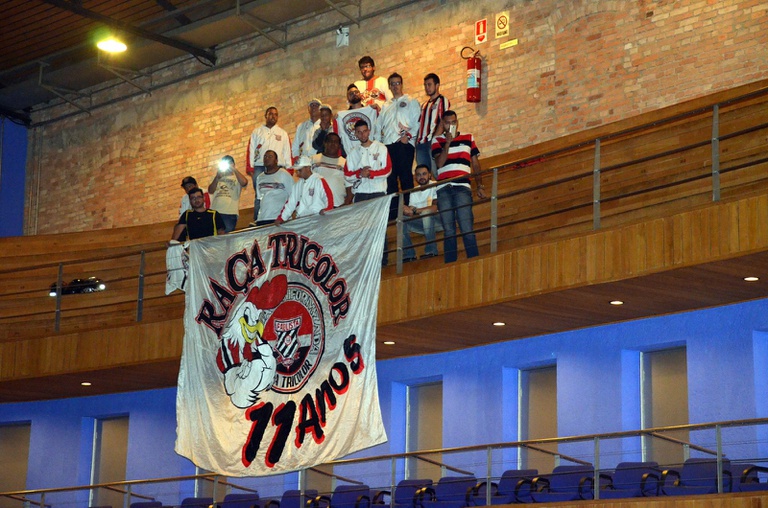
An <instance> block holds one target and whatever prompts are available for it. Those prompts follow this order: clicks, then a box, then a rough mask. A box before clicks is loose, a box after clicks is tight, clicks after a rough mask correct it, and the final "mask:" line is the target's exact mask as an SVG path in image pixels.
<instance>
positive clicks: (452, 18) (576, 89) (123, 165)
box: [25, 0, 768, 234]
mask: <svg viewBox="0 0 768 508" xmlns="http://www.w3.org/2000/svg"><path fill="white" fill-rule="evenodd" d="M397 4H398V2H397V0H363V13H364V14H366V13H371V12H377V11H379V10H383V9H385V8H387V7H391V6H395V5H397ZM501 10H508V11H509V13H510V20H511V22H510V35H509V37H507V38H504V39H494V34H493V32H492V30H493V24H494V14H495V13H497V12H499V11H501ZM481 18H488V20H489V28H490V30H491V33H490V40H489V41H488V42H487V43H485V44H482V45H479V46H477V49H479V50H480V51H481V54H482V56H483V58H484V68H483V76H482V78H483V102H482V103H480V104H477V105H475V104H468V103H467V102H466V101H465V100H464V93H465V91H464V83H465V70H464V69H465V63H464V61H463V60H461V58H460V55H459V53H460V50H461V48H462V47H463V46H474V38H473V30H474V21H475V20H477V19H481ZM312 26H313V24H312V20H308V21H307V22H306V23H304V24H302V25H298V26H296V27H294V28H292V30H296V31H299V32H300V31H301V30H304V31H306V32H307V33H311V32H312ZM513 38H517V39H518V40H519V44H518V45H516V46H513V47H511V48H508V49H505V50H501V49H500V44H501V43H502V42H505V41H507V40H509V39H513ZM261 43H264V44H265V42H264V41H261ZM766 48H768V5H767V4H766V2H764V1H760V0H720V1H716V0H680V1H672V0H657V1H655V2H654V1H649V0H611V1H608V0H568V1H562V0H561V1H557V0H536V1H532V0H507V1H498V0H496V1H492V0H447V1H445V2H444V4H443V5H441V3H440V1H438V0H425V1H421V2H418V3H415V4H413V5H409V6H406V7H400V8H395V9H393V10H391V11H389V12H386V13H384V14H381V15H378V16H375V17H373V18H371V19H368V20H366V21H363V22H362V23H361V26H360V27H357V26H352V27H351V45H350V47H349V48H336V47H335V35H334V34H333V33H326V34H323V35H319V36H316V37H312V38H309V39H307V40H305V41H303V42H300V43H296V44H293V45H291V46H289V48H288V50H287V51H283V50H274V51H271V52H269V53H266V54H264V55H261V56H258V57H256V58H252V59H246V60H243V61H241V62H239V63H237V64H235V65H230V66H226V67H223V68H222V69H220V70H217V71H215V72H211V73H208V74H205V75H202V76H199V77H197V78H194V79H188V80H186V81H181V82H180V83H178V84H176V85H173V86H169V87H166V88H163V89H161V90H159V91H156V92H153V94H152V95H151V96H139V97H135V98H133V99H130V100H126V101H122V102H118V103H117V104H115V105H113V106H109V107H105V108H101V109H97V110H96V111H94V113H93V115H92V116H87V115H78V116H75V117H72V118H69V119H66V120H61V121H58V122H55V123H52V124H48V125H46V126H44V127H40V128H37V129H36V130H35V131H34V132H32V133H31V134H30V147H31V148H30V158H29V166H28V170H27V173H28V177H27V202H26V205H27V212H28V213H27V215H26V217H27V221H26V224H25V231H26V233H27V234H35V233H53V232H70V231H82V230H90V229H101V228H111V227H120V226H128V225H135V224H146V223H152V222H158V221H165V220H171V219H174V218H175V214H176V211H177V208H178V202H179V199H180V198H181V188H180V187H179V183H180V181H181V178H182V177H184V176H186V175H188V174H191V175H194V176H195V177H196V178H197V179H198V181H199V183H200V184H201V185H203V186H206V185H207V184H208V183H209V181H210V179H211V178H212V176H213V172H214V163H215V162H216V161H217V160H218V159H219V158H220V157H221V156H222V155H224V154H231V155H233V156H234V157H235V160H236V161H237V162H238V166H239V168H240V169H241V170H242V169H243V166H244V160H245V150H246V144H247V139H248V136H249V134H250V132H251V131H252V130H253V128H254V127H256V126H257V125H259V124H260V123H261V122H263V117H264V110H265V109H266V108H267V107H268V106H271V105H276V106H277V107H278V108H279V109H280V121H279V124H280V125H281V126H282V127H283V128H285V129H286V130H287V131H288V132H289V134H291V135H293V133H294V131H295V127H296V125H297V124H298V123H300V122H301V121H303V120H304V119H305V117H306V102H307V100H308V99H309V98H311V97H315V96H317V97H319V98H321V99H322V100H323V101H325V102H328V103H330V104H331V105H332V106H333V107H334V108H339V107H341V106H343V105H344V104H345V101H344V93H345V90H346V85H347V84H348V83H350V82H351V81H353V80H355V79H358V78H359V72H358V70H357V65H356V62H357V59H358V58H359V57H360V56H362V55H364V54H370V55H371V56H373V57H374V59H375V60H376V64H377V74H378V75H382V76H384V77H386V76H388V75H389V73H391V72H393V71H397V72H399V73H400V74H402V75H403V77H404V82H405V92H406V93H409V94H412V95H416V96H417V97H419V99H420V100H422V99H423V89H422V86H421V83H422V77H423V76H424V74H426V73H427V72H436V73H437V74H438V75H440V77H441V79H442V81H443V84H442V88H441V91H442V92H443V93H444V95H446V96H447V97H449V98H450V99H451V101H452V103H453V106H454V109H456V110H457V111H458V114H459V118H460V119H461V128H462V130H463V131H470V132H473V133H474V134H475V136H476V138H477V140H478V145H479V147H480V149H481V152H482V154H484V155H494V154H498V153H503V152H505V151H509V150H512V149H515V148H519V147H522V146H526V145H530V144H535V143H539V142H542V141H545V140H548V139H552V138H556V137H560V136H563V135H565V134H569V133H572V132H575V131H579V130H583V129H588V128H590V127H594V126H596V125H601V124H606V123H610V122H613V121H616V120H620V119H624V118H627V117H632V116H635V115H638V114H640V113H644V112H647V111H651V110H654V109H658V108H660V107H664V106H668V105H671V104H675V103H678V102H681V101H684V100H688V99H692V98H695V97H698V96H701V95H705V94H708V93H711V92H713V91H716V90H722V89H727V88H731V87H734V86H736V85H740V84H744V83H749V82H752V81H756V80H758V79H763V78H765V77H766V76H768V49H766ZM250 50H252V48H249V47H246V45H245V44H239V45H238V44H234V45H232V46H230V47H228V48H226V49H222V50H220V51H219V55H220V57H221V59H222V61H228V60H229V61H231V60H233V59H235V58H237V57H238V56H239V55H242V54H247V52H248V51H250ZM196 66H197V67H196ZM196 68H199V64H197V63H196V62H194V61H190V62H187V63H184V64H181V65H179V66H177V67H174V68H169V69H167V70H165V71H162V72H164V73H171V74H172V73H178V74H179V76H183V75H185V73H191V72H192V71H194V70H195V69H196ZM103 93H104V94H108V93H114V91H112V92H110V91H106V92H103ZM66 108H68V106H62V109H61V110H59V111H56V110H50V111H47V112H45V113H44V114H45V115H54V114H60V113H61V112H62V111H65V110H66ZM39 119H42V118H36V120H39ZM252 200H253V190H252V189H251V188H250V185H249V188H248V189H247V190H246V191H245V192H244V194H243V196H242V198H241V207H243V208H245V207H248V206H250V205H251V204H252ZM169 234H170V232H169Z"/></svg>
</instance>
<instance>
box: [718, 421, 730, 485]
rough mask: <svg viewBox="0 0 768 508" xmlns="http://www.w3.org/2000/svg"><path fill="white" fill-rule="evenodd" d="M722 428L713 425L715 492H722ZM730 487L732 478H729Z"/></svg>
mask: <svg viewBox="0 0 768 508" xmlns="http://www.w3.org/2000/svg"><path fill="white" fill-rule="evenodd" d="M722 432H723V429H722V427H720V425H715V439H716V442H717V493H718V494H722V493H723V436H722ZM731 487H733V478H731Z"/></svg>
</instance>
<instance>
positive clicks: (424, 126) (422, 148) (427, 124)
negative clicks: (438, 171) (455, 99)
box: [416, 73, 451, 172]
mask: <svg viewBox="0 0 768 508" xmlns="http://www.w3.org/2000/svg"><path fill="white" fill-rule="evenodd" d="M424 93H426V94H427V97H429V99H428V100H427V102H425V103H424V104H422V105H421V115H420V116H419V133H418V135H417V136H416V164H424V165H425V166H429V167H430V168H432V171H433V172H434V164H433V163H432V140H433V139H434V138H435V136H437V135H439V134H442V133H443V131H442V123H441V121H440V120H441V119H442V118H443V114H444V113H445V112H446V111H447V110H448V109H450V108H451V102H450V101H449V100H448V99H446V98H445V97H443V96H442V95H440V78H439V77H437V74H434V73H429V74H427V75H426V76H424Z"/></svg>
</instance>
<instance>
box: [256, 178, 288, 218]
mask: <svg viewBox="0 0 768 508" xmlns="http://www.w3.org/2000/svg"><path fill="white" fill-rule="evenodd" d="M292 189H293V177H292V176H291V175H290V174H289V173H288V172H287V171H286V170H284V169H283V168H280V169H278V170H277V171H276V172H274V173H272V174H271V175H268V174H266V173H261V174H260V175H259V176H258V177H257V178H256V195H257V196H258V198H259V199H260V200H261V206H260V207H259V217H258V219H257V220H275V219H277V216H278V215H280V210H282V209H283V206H285V202H286V201H288V196H290V195H291V190H292Z"/></svg>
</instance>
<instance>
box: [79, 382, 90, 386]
mask: <svg viewBox="0 0 768 508" xmlns="http://www.w3.org/2000/svg"><path fill="white" fill-rule="evenodd" d="M80 386H91V383H90V382H89V381H83V382H82V383H80Z"/></svg>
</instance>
